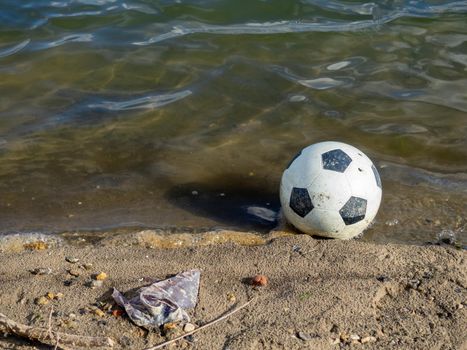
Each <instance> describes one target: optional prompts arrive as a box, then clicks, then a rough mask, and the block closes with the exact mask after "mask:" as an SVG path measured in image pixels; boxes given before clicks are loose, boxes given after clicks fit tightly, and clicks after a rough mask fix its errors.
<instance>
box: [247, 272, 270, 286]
mask: <svg viewBox="0 0 467 350" xmlns="http://www.w3.org/2000/svg"><path fill="white" fill-rule="evenodd" d="M251 284H252V285H253V286H258V287H264V286H266V285H267V284H268V278H267V277H266V276H264V275H256V276H255V277H253V278H252V279H251Z"/></svg>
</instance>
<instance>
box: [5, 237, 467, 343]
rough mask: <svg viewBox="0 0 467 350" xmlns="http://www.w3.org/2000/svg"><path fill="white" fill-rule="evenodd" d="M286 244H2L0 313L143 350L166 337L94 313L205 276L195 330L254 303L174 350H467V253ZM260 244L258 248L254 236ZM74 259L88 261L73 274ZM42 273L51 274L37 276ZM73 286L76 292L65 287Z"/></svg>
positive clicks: (154, 240)
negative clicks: (97, 276) (170, 281)
mask: <svg viewBox="0 0 467 350" xmlns="http://www.w3.org/2000/svg"><path fill="white" fill-rule="evenodd" d="M231 234H232V235H231V236H229V237H235V235H237V238H238V237H239V236H241V235H239V234H237V233H231ZM280 236H281V235H280V234H277V233H276V234H275V235H274V237H276V238H272V237H273V236H270V237H269V238H271V239H270V240H269V241H268V242H267V243H266V244H264V245H258V246H242V245H239V244H236V243H231V242H230V243H229V242H226V243H223V244H216V245H209V244H207V241H206V240H203V239H204V238H203V239H201V240H198V241H197V242H198V244H197V245H195V246H192V247H190V246H188V247H182V248H178V249H163V248H160V247H156V248H154V247H151V246H154V245H156V246H157V245H159V246H160V245H161V244H160V240H159V237H158V236H157V235H155V234H154V233H151V232H149V233H148V232H145V233H135V234H133V235H127V236H126V238H124V239H123V238H122V237H113V238H111V239H106V240H103V241H101V242H100V243H98V244H97V245H96V246H89V245H84V246H77V245H70V244H56V245H53V244H51V242H49V243H47V245H48V249H44V250H23V251H15V250H21V249H17V248H18V247H21V246H20V245H18V244H16V245H15V244H13V243H12V241H11V240H10V241H9V242H7V243H5V241H4V242H3V246H2V244H0V250H1V249H3V250H4V251H3V252H2V253H1V254H0V296H1V299H0V313H3V314H6V315H7V316H8V317H10V318H12V319H14V320H16V321H19V322H22V323H25V324H35V325H43V326H46V325H47V319H48V315H49V312H50V310H51V307H52V306H53V310H54V311H55V312H56V314H54V317H52V328H53V329H55V330H60V331H63V332H67V333H74V334H81V335H107V336H109V337H112V338H113V339H114V340H115V341H116V342H117V345H116V347H115V348H117V349H121V348H126V349H143V348H145V347H148V346H150V345H154V344H157V343H159V342H162V341H164V340H165V339H166V338H165V337H163V336H161V335H159V334H158V332H153V333H149V334H148V332H146V331H144V330H141V329H140V328H139V327H137V326H135V325H134V324H133V323H132V322H131V321H130V320H129V319H128V318H127V317H126V316H117V317H116V316H114V315H112V314H111V313H109V312H105V313H104V315H103V316H98V315H96V314H95V311H93V306H94V305H95V303H96V302H99V301H101V302H111V300H110V299H109V292H110V291H111V289H112V287H117V288H118V289H119V290H121V291H128V290H130V289H133V288H136V287H140V286H142V285H145V284H147V281H148V280H149V279H152V278H164V277H166V276H168V275H171V274H176V273H178V272H181V271H184V270H187V269H192V268H198V269H201V271H202V276H201V286H200V292H199V303H198V305H197V307H196V308H195V309H194V310H192V311H191V312H190V314H191V316H192V322H193V323H195V324H197V325H202V324H204V323H206V322H208V321H210V320H212V319H214V318H216V317H218V316H219V315H221V314H223V313H225V312H226V311H227V310H230V309H231V308H233V307H234V306H235V305H240V304H242V303H244V302H246V301H248V300H250V299H252V298H254V301H253V302H252V303H251V304H250V305H249V306H248V307H247V308H246V309H243V310H241V311H239V312H238V313H236V314H234V315H232V316H231V317H229V318H228V319H227V320H226V321H222V322H221V323H218V324H216V325H214V326H212V327H209V328H207V329H206V330H203V331H201V332H199V333H196V334H195V335H194V337H193V338H194V339H192V340H193V342H188V341H181V342H178V343H177V344H176V345H175V346H174V347H172V348H187V349H189V348H193V349H208V350H209V349H230V350H234V349H242V350H243V349H337V348H339V347H348V348H362V349H388V348H394V349H466V348H467V338H466V337H467V331H466V330H467V300H466V295H467V293H466V291H467V290H466V288H467V278H466V272H467V270H466V252H465V251H460V250H455V249H453V248H450V247H442V246H424V247H419V246H403V245H375V244H370V243H363V242H359V241H335V240H317V239H314V238H312V237H309V236H306V235H295V236H287V237H280ZM217 237H220V236H217ZM185 238H186V237H185ZM250 238H251V237H250ZM186 239H187V240H189V239H188V238H186ZM216 240H217V241H228V240H229V239H219V238H216V239H214V241H216ZM237 240H238V239H237ZM181 241H182V244H181V245H182V246H183V245H185V243H186V242H185V241H183V240H181ZM158 242H159V243H158ZM183 242H185V243H183ZM203 242H204V243H203ZM16 243H17V242H16ZM250 243H255V240H254V238H252V239H251V242H250ZM33 247H35V248H45V246H41V245H36V246H33ZM65 257H76V258H78V259H79V262H78V263H76V264H71V263H69V262H67V261H66V260H65ZM80 264H92V268H90V269H88V270H86V269H84V268H80V267H79V265H80ZM39 267H44V268H50V269H52V273H51V274H48V275H41V276H38V275H33V274H32V273H31V272H30V270H33V269H35V268H39ZM69 269H74V270H78V271H79V273H80V276H79V277H72V276H70V274H69V272H68V270H69ZM101 271H104V272H106V273H107V274H108V276H109V277H108V279H106V280H105V281H104V285H103V286H102V287H100V288H96V289H91V288H89V287H88V286H87V282H88V281H89V280H90V278H91V275H92V274H94V273H99V272H101ZM259 273H260V274H264V275H266V276H267V277H268V278H269V283H268V285H267V286H265V287H252V286H251V285H249V284H248V283H246V279H247V278H248V277H251V276H254V275H256V274H259ZM68 280H73V283H72V284H71V285H70V286H65V285H64V281H68ZM48 292H52V293H59V292H60V293H63V298H61V299H60V300H52V301H50V302H49V303H48V304H47V305H42V306H39V305H36V304H35V302H34V300H35V299H36V298H37V297H40V296H44V295H46V293H48ZM104 309H105V307H104ZM70 314H72V315H71V316H70ZM73 314H74V316H73ZM299 333H300V335H299ZM300 338H304V339H300ZM352 338H353V339H352ZM362 340H363V342H364V344H362ZM0 348H5V349H33V348H44V349H46V348H47V347H41V346H38V345H37V344H32V343H29V342H27V341H23V340H21V339H19V338H17V337H13V336H5V337H2V338H0Z"/></svg>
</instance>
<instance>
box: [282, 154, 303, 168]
mask: <svg viewBox="0 0 467 350" xmlns="http://www.w3.org/2000/svg"><path fill="white" fill-rule="evenodd" d="M300 154H302V151H300V152H298V153H297V154H296V155H295V156H294V157H293V158H292V160H291V161H290V162H289V164H288V165H287V168H286V169H288V168H290V166H291V165H292V163H293V161H294V160H295V159H297V158H298V157H300Z"/></svg>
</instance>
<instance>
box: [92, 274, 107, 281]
mask: <svg viewBox="0 0 467 350" xmlns="http://www.w3.org/2000/svg"><path fill="white" fill-rule="evenodd" d="M94 279H95V280H96V281H103V280H105V279H107V274H106V273H105V272H101V273H99V274H97V275H95V276H94Z"/></svg>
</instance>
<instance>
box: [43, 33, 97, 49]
mask: <svg viewBox="0 0 467 350" xmlns="http://www.w3.org/2000/svg"><path fill="white" fill-rule="evenodd" d="M93 39H94V35H93V34H71V35H67V36H65V37H63V38H61V39H58V40H55V41H51V42H47V43H43V44H37V45H36V48H39V49H50V48H53V47H57V46H60V45H64V44H67V43H70V42H90V41H92V40H93Z"/></svg>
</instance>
